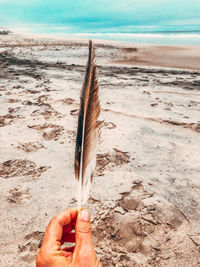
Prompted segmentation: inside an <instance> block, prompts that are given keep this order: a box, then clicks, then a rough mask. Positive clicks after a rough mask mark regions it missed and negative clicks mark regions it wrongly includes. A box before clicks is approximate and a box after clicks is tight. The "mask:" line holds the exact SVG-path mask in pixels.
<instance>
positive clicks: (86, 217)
mask: <svg viewBox="0 0 200 267" xmlns="http://www.w3.org/2000/svg"><path fill="white" fill-rule="evenodd" d="M79 216H80V219H81V220H83V221H86V222H89V220H90V214H89V212H88V211H87V210H82V211H81V212H80V215H79Z"/></svg>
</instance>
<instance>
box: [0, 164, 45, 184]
mask: <svg viewBox="0 0 200 267" xmlns="http://www.w3.org/2000/svg"><path fill="white" fill-rule="evenodd" d="M49 168H50V167H47V166H41V167H39V168H37V166H36V164H35V163H34V162H33V161H30V160H21V159H15V160H7V161H5V162H3V163H0V177H1V178H4V179H7V178H12V177H15V176H34V177H39V176H40V175H41V173H42V172H45V171H46V170H48V169H49Z"/></svg>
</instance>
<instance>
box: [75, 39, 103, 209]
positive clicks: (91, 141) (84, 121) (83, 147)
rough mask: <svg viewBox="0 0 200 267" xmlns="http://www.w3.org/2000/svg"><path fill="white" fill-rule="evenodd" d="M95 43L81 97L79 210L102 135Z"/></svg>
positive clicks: (77, 152) (77, 150)
mask: <svg viewBox="0 0 200 267" xmlns="http://www.w3.org/2000/svg"><path fill="white" fill-rule="evenodd" d="M94 57H95V53H94V45H93V43H92V41H89V56H88V62H87V67H86V73H85V79H84V83H83V87H82V92H81V98H80V111H79V117H78V129H77V136H76V148H75V162H74V166H75V176H76V178H77V179H78V181H79V186H78V209H80V208H81V207H83V206H84V205H85V203H86V202H87V200H88V198H89V193H90V188H91V183H92V178H93V173H94V170H95V165H96V145H97V140H98V138H99V126H100V122H99V121H97V119H98V117H99V114H100V103H99V96H98V90H99V89H98V81H97V77H96V75H97V74H96V72H97V70H96V65H95V63H94Z"/></svg>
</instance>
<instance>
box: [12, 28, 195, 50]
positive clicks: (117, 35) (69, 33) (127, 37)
mask: <svg viewBox="0 0 200 267" xmlns="http://www.w3.org/2000/svg"><path fill="white" fill-rule="evenodd" d="M11 30H12V32H14V33H19V34H27V35H32V34H34V35H42V36H45V35H46V36H50V35H51V36H52V35H54V36H57V37H59V36H60V37H62V38H63V37H68V38H73V37H75V38H83V39H97V40H113V41H120V42H131V43H136V44H155V45H200V30H185V31H184V30H181V31H178V30H177V31H176V30H173V31H168V30H165V31H139V30H137V31H136V32H134V31H130V32H128V31H126V32H116V30H115V32H109V31H108V32H106V31H105V30H104V31H103V32H101V31H99V32H94V30H93V32H85V31H83V32H81V31H76V29H73V28H72V27H71V25H70V27H68V26H65V25H64V26H56V25H55V26H54V25H32V26H30V27H17V28H12V27H11Z"/></svg>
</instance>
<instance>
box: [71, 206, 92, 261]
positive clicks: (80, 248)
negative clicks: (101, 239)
mask: <svg viewBox="0 0 200 267" xmlns="http://www.w3.org/2000/svg"><path fill="white" fill-rule="evenodd" d="M75 238H76V245H75V250H74V254H73V258H74V260H75V261H76V260H77V259H78V262H79V263H81V264H82V265H83V266H85V265H84V264H86V266H95V265H89V264H88V263H89V262H95V261H96V260H97V258H96V253H95V251H94V249H93V245H92V234H91V223H90V214H89V212H88V211H87V210H85V209H84V210H82V211H81V212H80V213H79V214H78V217H77V221H76V234H75ZM87 264H88V265H87ZM82 265H81V266H82Z"/></svg>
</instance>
